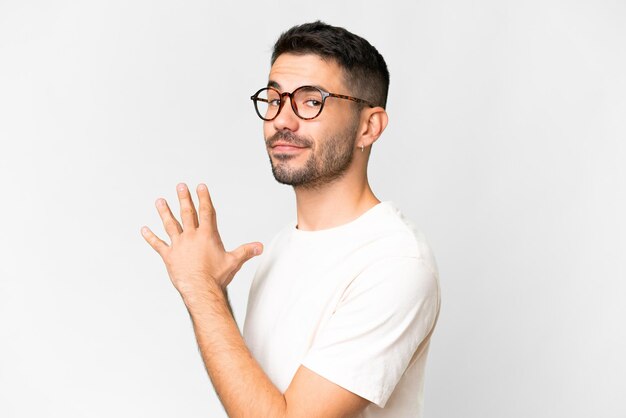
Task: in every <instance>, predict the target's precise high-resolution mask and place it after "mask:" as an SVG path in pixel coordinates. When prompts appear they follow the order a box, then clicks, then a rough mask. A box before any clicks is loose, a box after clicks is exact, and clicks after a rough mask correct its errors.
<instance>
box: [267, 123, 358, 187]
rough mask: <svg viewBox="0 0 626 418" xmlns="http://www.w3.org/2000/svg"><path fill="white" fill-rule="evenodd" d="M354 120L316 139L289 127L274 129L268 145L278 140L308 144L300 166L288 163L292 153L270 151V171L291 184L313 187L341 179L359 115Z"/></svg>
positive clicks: (283, 182) (282, 180) (349, 157)
mask: <svg viewBox="0 0 626 418" xmlns="http://www.w3.org/2000/svg"><path fill="white" fill-rule="evenodd" d="M356 122H357V123H352V124H351V125H350V126H348V127H347V128H346V129H345V130H344V131H343V132H340V133H338V134H337V135H334V136H332V137H329V138H327V139H326V140H325V141H320V142H318V143H315V141H313V140H312V138H309V137H303V136H298V135H295V134H293V133H292V132H290V131H278V132H276V133H275V134H274V135H272V136H271V137H270V138H269V139H268V140H267V145H268V147H271V146H272V145H273V144H274V143H275V142H276V141H279V140H280V141H284V142H288V143H290V144H293V145H296V146H299V147H307V148H310V153H309V158H308V159H307V160H306V162H305V163H304V165H303V166H301V167H293V166H291V165H290V164H289V163H290V160H293V159H295V158H296V157H297V156H294V155H291V154H273V158H272V156H270V164H271V165H272V174H273V175H274V178H275V179H276V181H278V182H279V183H282V184H287V185H290V186H293V187H301V188H304V189H315V188H320V187H321V186H323V185H325V184H328V183H331V182H333V181H335V180H338V179H340V178H341V177H342V176H343V175H344V174H345V173H346V171H347V170H348V167H350V164H351V163H352V157H353V155H354V141H355V139H356V132H357V128H358V119H357V121H356Z"/></svg>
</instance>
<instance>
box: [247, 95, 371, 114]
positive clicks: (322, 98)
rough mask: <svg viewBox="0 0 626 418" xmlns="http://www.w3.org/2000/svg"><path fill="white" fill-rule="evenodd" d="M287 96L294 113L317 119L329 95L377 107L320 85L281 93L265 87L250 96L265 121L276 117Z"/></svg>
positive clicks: (257, 111) (255, 108)
mask: <svg viewBox="0 0 626 418" xmlns="http://www.w3.org/2000/svg"><path fill="white" fill-rule="evenodd" d="M286 97H289V98H290V99H291V108H292V109H293V113H295V114H296V116H298V117H299V118H300V119H304V120H310V119H315V118H316V117H318V116H319V115H320V113H322V109H324V103H326V99H327V98H328V97H336V98H338V99H346V100H352V101H353V102H357V103H364V104H366V105H368V106H369V107H375V106H374V105H373V104H372V103H370V102H368V101H366V100H363V99H357V98H356V97H351V96H345V95H343V94H335V93H329V92H327V91H324V90H322V89H320V88H318V87H313V86H302V87H298V88H297V89H295V90H294V91H293V92H291V93H288V92H284V93H281V92H280V91H278V90H277V89H275V88H273V87H264V88H262V89H261V90H259V91H257V92H256V93H254V95H252V97H250V99H252V101H253V102H254V110H256V114H257V115H259V117H260V118H261V119H263V120H265V121H270V120H274V119H276V116H278V114H279V113H280V111H281V110H282V108H283V105H284V104H285V102H286V101H287V99H286Z"/></svg>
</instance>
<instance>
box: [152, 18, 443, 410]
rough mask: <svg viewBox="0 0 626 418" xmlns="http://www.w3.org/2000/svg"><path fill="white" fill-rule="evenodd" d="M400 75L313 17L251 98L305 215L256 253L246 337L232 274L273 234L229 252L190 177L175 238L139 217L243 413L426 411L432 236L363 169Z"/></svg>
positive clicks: (295, 32)
mask: <svg viewBox="0 0 626 418" xmlns="http://www.w3.org/2000/svg"><path fill="white" fill-rule="evenodd" d="M388 84H389V73H388V72H387V66H386V64H385V61H384V59H383V58H382V56H381V55H380V54H379V53H378V51H376V49H375V48H374V47H373V46H371V45H370V44H369V43H368V42H367V41H366V40H364V39H362V38H360V37H358V36H356V35H354V34H352V33H350V32H348V31H346V30H345V29H342V28H337V27H332V26H329V25H326V24H324V23H321V22H315V23H311V24H304V25H301V26H296V27H293V28H291V29H290V30H289V31H287V32H285V33H284V34H282V35H281V37H280V38H279V39H278V41H277V42H276V45H275V47H274V52H273V56H272V67H271V70H270V74H269V81H268V85H267V87H266V88H262V89H260V90H259V91H257V92H256V93H255V94H254V95H253V96H252V100H253V102H254V104H255V110H256V112H257V114H258V116H259V117H261V119H263V120H264V136H265V142H266V147H267V151H268V154H269V157H270V162H271V165H272V172H273V173H274V176H275V178H276V180H278V181H279V182H281V183H284V184H289V185H292V186H293V188H294V191H295V195H296V204H297V223H294V224H291V225H289V226H288V227H287V228H285V229H284V230H283V231H281V232H280V233H279V234H278V236H277V237H276V238H275V239H274V240H273V241H272V243H271V244H270V245H269V246H268V249H267V251H266V253H265V255H264V258H263V260H262V262H261V264H260V266H259V269H258V271H257V273H256V276H255V278H254V281H253V284H252V288H251V290H250V298H249V301H248V310H247V314H246V322H245V325H244V337H245V340H244V338H242V336H241V335H240V333H239V330H238V328H237V325H236V323H235V321H234V319H233V316H232V314H231V311H230V307H229V304H228V299H227V296H226V286H227V285H228V284H229V283H230V281H231V280H232V279H233V277H234V275H235V273H236V272H237V271H238V270H239V269H240V268H241V266H242V265H243V263H244V262H246V261H247V260H249V259H250V258H252V257H253V256H255V255H258V254H260V253H261V252H262V249H263V247H262V245H261V243H258V242H254V243H249V244H244V245H242V246H240V247H239V248H237V249H235V250H234V251H231V252H227V251H225V250H224V246H223V245H222V242H221V239H220V237H219V234H218V231H217V225H216V218H215V210H214V208H213V205H212V203H211V199H210V196H209V192H208V190H207V187H206V186H205V185H203V184H201V185H199V186H198V188H197V194H198V200H199V210H198V212H196V211H195V208H194V205H193V202H192V199H191V195H190V193H189V191H188V189H187V187H186V186H185V185H184V184H180V185H179V186H178V188H177V191H178V198H179V200H180V207H181V219H182V226H181V225H180V223H179V222H178V221H177V220H176V219H175V218H174V216H173V215H172V213H171V211H170V209H169V207H168V205H167V203H166V202H165V201H164V200H163V199H159V200H157V208H158V211H159V214H160V216H161V218H162V220H163V223H164V226H165V230H166V232H167V234H168V235H169V236H170V238H171V245H168V244H166V243H165V242H164V241H162V240H160V239H159V238H157V237H156V236H155V235H154V234H153V233H152V232H151V231H150V230H149V229H148V228H146V227H144V228H143V229H142V234H143V236H144V237H145V239H146V240H147V241H148V243H150V245H151V246H152V247H153V248H154V249H155V250H156V251H157V252H158V253H159V254H160V255H161V257H162V258H163V260H164V262H165V265H166V267H167V270H168V273H169V275H170V278H171V280H172V283H173V284H174V286H175V287H176V288H177V289H178V291H179V292H180V294H181V296H182V298H183V301H184V303H185V305H186V307H187V309H188V310H189V313H190V316H191V318H192V321H193V326H194V332H195V335H196V339H197V341H198V345H199V347H200V352H201V354H202V358H203V360H204V363H205V366H206V369H207V371H208V374H209V376H210V378H211V380H212V383H213V385H214V386H215V389H216V391H217V394H218V395H219V397H220V400H221V401H222V404H223V405H224V408H225V409H226V411H227V413H228V415H229V416H231V417H243V416H245V417H252V416H253V417H307V418H311V417H352V416H360V417H394V418H401V417H419V416H421V409H422V393H423V379H424V367H425V361H426V355H427V352H428V344H429V341H430V335H431V333H432V331H433V328H434V326H435V322H436V319H437V316H438V312H439V286H438V278H437V270H436V266H435V263H434V259H433V257H432V255H431V252H430V250H429V248H428V245H427V244H426V243H425V241H424V238H423V237H422V235H421V234H419V233H418V232H416V231H414V230H413V229H411V228H410V227H409V226H408V224H407V222H406V221H405V220H404V218H403V217H402V215H401V214H400V213H399V211H398V210H397V209H396V208H395V207H394V206H393V204H391V203H389V202H383V203H381V202H380V201H379V200H378V199H377V198H376V196H374V194H373V192H372V190H371V189H370V187H369V184H368V181H367V161H368V158H369V155H370V152H371V147H372V144H373V143H374V142H375V141H376V140H377V139H378V138H379V137H380V135H381V133H382V132H383V130H384V129H385V127H386V125H387V113H386V111H385V104H386V98H387V89H388Z"/></svg>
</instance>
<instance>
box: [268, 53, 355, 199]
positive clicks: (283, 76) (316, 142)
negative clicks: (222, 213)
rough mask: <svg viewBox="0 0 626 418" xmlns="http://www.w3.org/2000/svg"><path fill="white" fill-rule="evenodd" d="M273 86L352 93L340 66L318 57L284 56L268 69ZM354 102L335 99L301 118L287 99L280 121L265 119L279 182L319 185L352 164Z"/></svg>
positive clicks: (290, 89)
mask: <svg viewBox="0 0 626 418" xmlns="http://www.w3.org/2000/svg"><path fill="white" fill-rule="evenodd" d="M269 85H270V86H271V87H275V88H277V89H278V90H279V91H280V92H292V91H294V90H295V89H296V88H298V87H300V86H316V87H320V88H321V89H322V90H325V91H327V92H331V93H339V94H350V93H351V92H349V91H348V90H347V88H346V87H345V86H344V83H343V72H342V70H341V68H340V67H339V66H338V65H337V64H336V63H334V62H331V61H324V60H322V59H321V58H320V57H318V56H317V55H293V54H282V55H280V56H279V57H278V58H277V59H276V61H275V62H274V65H272V68H271V70H270V75H269ZM284 100H287V101H290V100H291V99H290V98H284ZM353 106H354V105H353V104H352V103H350V102H348V101H347V100H340V99H334V98H332V97H331V98H328V99H326V102H325V104H324V109H323V110H322V113H321V114H320V115H319V116H318V117H316V118H315V119H312V120H303V119H300V118H299V117H298V116H296V115H295V113H294V112H293V109H292V108H291V103H290V102H287V103H285V104H284V105H283V108H282V110H281V112H280V114H279V115H278V116H277V117H276V119H274V120H272V121H269V122H265V123H264V125H263V130H264V136H265V142H266V147H267V152H268V154H269V157H270V162H271V164H272V173H273V174H274V177H275V178H276V180H277V181H278V182H280V183H284V184H289V185H292V186H301V187H304V188H315V187H319V186H321V185H324V184H326V183H329V182H331V181H333V180H335V179H338V178H340V177H341V176H342V175H344V174H345V172H346V170H348V168H349V167H350V163H351V162H352V155H353V152H354V146H355V144H354V141H355V138H356V132H357V127H358V123H359V118H358V114H357V112H356V111H355V110H354V107H353Z"/></svg>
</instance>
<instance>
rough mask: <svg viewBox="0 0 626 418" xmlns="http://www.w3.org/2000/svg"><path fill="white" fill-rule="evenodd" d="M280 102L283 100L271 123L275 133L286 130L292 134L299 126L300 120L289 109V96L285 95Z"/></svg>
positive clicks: (290, 108)
mask: <svg viewBox="0 0 626 418" xmlns="http://www.w3.org/2000/svg"><path fill="white" fill-rule="evenodd" d="M287 99H289V103H288V102H287ZM281 100H283V103H282V105H283V107H282V108H281V109H280V112H279V113H278V115H277V116H276V118H275V119H274V120H273V121H271V123H272V124H273V125H274V128H275V129H276V130H277V131H281V130H283V129H287V130H290V131H292V132H294V131H297V130H298V127H299V126H300V118H299V117H298V116H297V115H296V114H295V113H294V111H293V109H292V107H291V96H289V95H287V94H285V95H283V97H282V98H281Z"/></svg>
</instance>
